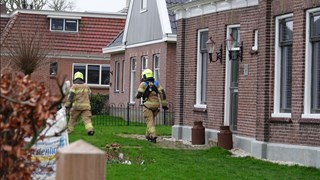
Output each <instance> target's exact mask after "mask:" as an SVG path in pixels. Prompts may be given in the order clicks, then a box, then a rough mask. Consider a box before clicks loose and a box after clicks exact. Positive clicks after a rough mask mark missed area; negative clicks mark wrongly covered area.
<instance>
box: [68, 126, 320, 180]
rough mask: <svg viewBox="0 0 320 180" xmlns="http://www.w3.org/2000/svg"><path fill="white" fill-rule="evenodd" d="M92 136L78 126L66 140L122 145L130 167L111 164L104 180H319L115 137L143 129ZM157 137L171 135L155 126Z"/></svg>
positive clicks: (303, 171) (301, 170) (99, 129)
mask: <svg viewBox="0 0 320 180" xmlns="http://www.w3.org/2000/svg"><path fill="white" fill-rule="evenodd" d="M95 132H96V133H95V135H94V136H93V137H90V136H87V135H86V132H85V129H84V126H83V125H81V124H79V125H78V126H77V127H76V131H75V132H74V133H73V134H71V135H70V136H69V139H70V143H72V142H73V141H76V140H78V139H83V140H85V141H87V142H89V143H90V144H92V145H94V146H96V147H98V148H100V149H102V150H106V148H105V146H106V145H107V144H111V143H114V142H115V143H118V144H120V145H121V147H120V149H119V151H120V152H122V153H124V154H125V158H126V159H128V160H130V161H131V162H132V164H131V165H127V164H119V163H112V162H111V161H109V163H107V166H106V176H107V177H106V179H130V180H131V179H159V180H160V179H161V180H163V179H175V180H178V179H192V180H194V179H201V180H202V179H227V180H228V179H232V180H234V179H237V180H238V179H254V180H256V179H259V180H260V179H270V180H271V179H272V180H274V179H288V180H292V179H293V180H295V179H312V180H313V179H319V180H320V170H319V169H316V168H310V167H301V166H286V165H278V164H273V163H270V162H266V161H261V160H256V159H254V158H249V157H245V158H235V157H231V156H230V152H229V151H226V150H224V149H221V148H219V147H213V148H210V149H207V150H190V149H189V150H186V149H168V148H161V147H160V146H159V144H153V143H149V142H147V141H146V140H139V139H134V138H123V137H120V136H118V135H117V134H141V135H143V134H144V132H145V127H144V126H95ZM157 133H158V135H159V136H168V135H171V127H169V126H157ZM142 161H144V162H143V164H141V162H142Z"/></svg>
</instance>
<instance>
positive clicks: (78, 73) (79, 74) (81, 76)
mask: <svg viewBox="0 0 320 180" xmlns="http://www.w3.org/2000/svg"><path fill="white" fill-rule="evenodd" d="M78 78H80V79H82V80H83V74H82V73H81V72H76V73H75V74H74V76H73V79H74V80H76V79H78Z"/></svg>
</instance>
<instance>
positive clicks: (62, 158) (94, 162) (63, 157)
mask: <svg viewBox="0 0 320 180" xmlns="http://www.w3.org/2000/svg"><path fill="white" fill-rule="evenodd" d="M105 165H106V157H105V153H104V152H103V151H102V150H100V149H98V148H96V147H94V146H92V145H91V144H88V143H86V142H85V141H83V140H78V141H76V142H74V143H71V144H69V145H68V146H65V147H63V148H60V149H59V150H58V153H57V172H56V179H57V180H86V179H97V180H104V179H105Z"/></svg>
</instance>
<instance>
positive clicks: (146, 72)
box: [142, 69, 153, 79]
mask: <svg viewBox="0 0 320 180" xmlns="http://www.w3.org/2000/svg"><path fill="white" fill-rule="evenodd" d="M142 77H143V79H148V78H152V77H153V72H152V71H151V70H150V69H145V70H144V71H143V72H142Z"/></svg>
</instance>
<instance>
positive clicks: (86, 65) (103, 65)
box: [72, 63, 111, 88]
mask: <svg viewBox="0 0 320 180" xmlns="http://www.w3.org/2000/svg"><path fill="white" fill-rule="evenodd" d="M76 65H78V66H85V67H86V70H85V71H86V72H85V83H87V82H88V80H87V78H88V66H91V65H92V66H100V68H99V84H89V83H87V84H88V85H89V86H90V87H102V88H109V87H110V82H111V81H110V75H109V84H108V85H105V84H101V76H102V74H101V73H102V67H109V70H110V65H109V64H83V63H73V64H72V72H74V66H76ZM73 76H74V73H72V79H73Z"/></svg>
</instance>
